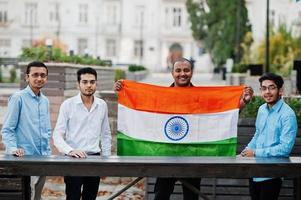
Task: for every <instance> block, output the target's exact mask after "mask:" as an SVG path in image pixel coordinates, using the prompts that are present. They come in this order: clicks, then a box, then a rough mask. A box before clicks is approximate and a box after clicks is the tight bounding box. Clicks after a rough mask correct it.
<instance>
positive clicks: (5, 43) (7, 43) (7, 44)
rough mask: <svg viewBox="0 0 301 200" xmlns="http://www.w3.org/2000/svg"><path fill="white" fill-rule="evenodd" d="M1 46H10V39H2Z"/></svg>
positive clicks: (0, 40)
mask: <svg viewBox="0 0 301 200" xmlns="http://www.w3.org/2000/svg"><path fill="white" fill-rule="evenodd" d="M0 47H10V39H0Z"/></svg>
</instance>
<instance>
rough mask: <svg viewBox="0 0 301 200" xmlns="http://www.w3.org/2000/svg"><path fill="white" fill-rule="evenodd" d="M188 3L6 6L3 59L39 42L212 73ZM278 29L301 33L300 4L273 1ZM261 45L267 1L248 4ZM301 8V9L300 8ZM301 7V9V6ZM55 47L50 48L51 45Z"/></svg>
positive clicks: (76, 1) (126, 0)
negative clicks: (180, 62) (182, 63)
mask: <svg viewBox="0 0 301 200" xmlns="http://www.w3.org/2000/svg"><path fill="white" fill-rule="evenodd" d="M185 2H186V0H152V1H147V0H64V1H59V0H42V1H41V0H40V1H39V0H0V57H17V56H18V55H20V53H21V48H22V47H29V46H31V44H32V43H34V42H36V41H48V42H46V43H47V45H49V46H51V45H52V42H51V41H54V40H59V41H60V43H61V44H62V46H63V47H64V49H65V51H66V52H71V51H72V52H74V53H75V54H82V55H84V54H89V55H92V56H94V57H99V58H101V59H109V60H112V62H113V64H114V65H128V64H139V65H144V66H146V67H147V68H148V69H150V70H152V71H166V70H167V69H168V66H169V67H170V63H171V61H172V60H174V59H175V57H177V56H179V55H183V56H184V57H187V58H193V59H194V60H195V61H196V62H195V69H196V70H198V71H203V72H210V71H212V69H213V65H212V62H211V58H210V55H208V54H206V53H204V51H203V48H202V45H201V44H200V43H198V42H196V41H195V40H194V39H193V38H192V33H191V30H190V22H189V19H188V13H187V10H186V6H185ZM270 2H271V3H270V4H271V7H270V15H271V21H272V22H273V23H275V24H276V23H278V21H285V22H286V23H288V24H290V23H291V24H293V25H294V26H296V27H297V28H296V31H297V32H296V33H298V31H300V29H298V23H299V27H300V24H301V23H300V21H298V17H299V18H300V16H301V13H300V4H301V2H298V3H296V2H294V1H290V0H270ZM246 3H247V8H248V10H249V18H250V22H251V24H252V29H253V36H254V39H255V41H258V40H260V39H262V38H264V35H265V9H266V7H265V5H266V4H265V1H264V2H262V1H261V0H246ZM296 5H297V6H296ZM298 5H299V6H298ZM49 41H50V42H49Z"/></svg>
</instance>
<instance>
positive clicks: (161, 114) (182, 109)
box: [117, 81, 243, 156]
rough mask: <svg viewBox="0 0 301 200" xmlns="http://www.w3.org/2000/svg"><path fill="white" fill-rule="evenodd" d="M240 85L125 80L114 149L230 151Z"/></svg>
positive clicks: (191, 153)
mask: <svg viewBox="0 0 301 200" xmlns="http://www.w3.org/2000/svg"><path fill="white" fill-rule="evenodd" d="M242 89H243V87H242V86H227V87H225V86H222V87H190V88H170V87H159V86H153V85H148V84H142V83H136V82H133V81H124V82H123V89H122V91H120V92H119V94H118V103H119V105H118V136H117V154H118V155H135V156H137V155H138V156H234V155H235V152H236V143H237V120H238V107H239V98H240V96H241V94H242Z"/></svg>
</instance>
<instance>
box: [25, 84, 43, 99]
mask: <svg viewBox="0 0 301 200" xmlns="http://www.w3.org/2000/svg"><path fill="white" fill-rule="evenodd" d="M25 91H26V92H27V93H28V94H30V95H31V96H32V97H40V96H42V95H43V94H42V91H41V90H40V95H36V94H35V93H34V92H33V91H32V89H31V87H30V86H29V85H27V87H26V88H25Z"/></svg>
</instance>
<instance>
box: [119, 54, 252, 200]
mask: <svg viewBox="0 0 301 200" xmlns="http://www.w3.org/2000/svg"><path fill="white" fill-rule="evenodd" d="M171 70H172V71H171V75H172V77H173V79H174V82H173V83H172V84H171V85H170V87H193V84H192V83H191V78H192V75H193V65H192V63H191V61H190V60H188V59H186V58H179V59H177V60H176V61H175V62H174V64H173V66H172V69H171ZM122 87H123V85H122V80H119V81H117V82H116V83H115V85H114V90H115V91H117V92H118V91H120V90H121V89H122ZM252 96H253V89H252V88H251V87H245V89H244V93H243V95H242V97H241V100H240V108H241V109H242V108H243V107H244V106H245V105H246V103H248V102H249V101H250V100H251V98H252ZM225 103H226V102H225ZM177 180H178V178H157V181H156V184H155V188H154V192H155V197H154V200H168V199H169V198H170V195H171V194H172V193H173V190H174V185H175V183H176V182H177ZM182 180H184V181H185V182H186V183H188V184H190V185H192V186H194V187H195V188H197V189H199V188H200V178H183V179H182ZM183 196H184V200H198V199H199V195H198V194H195V193H194V192H192V191H191V190H190V189H189V188H187V187H186V186H184V185H183Z"/></svg>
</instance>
